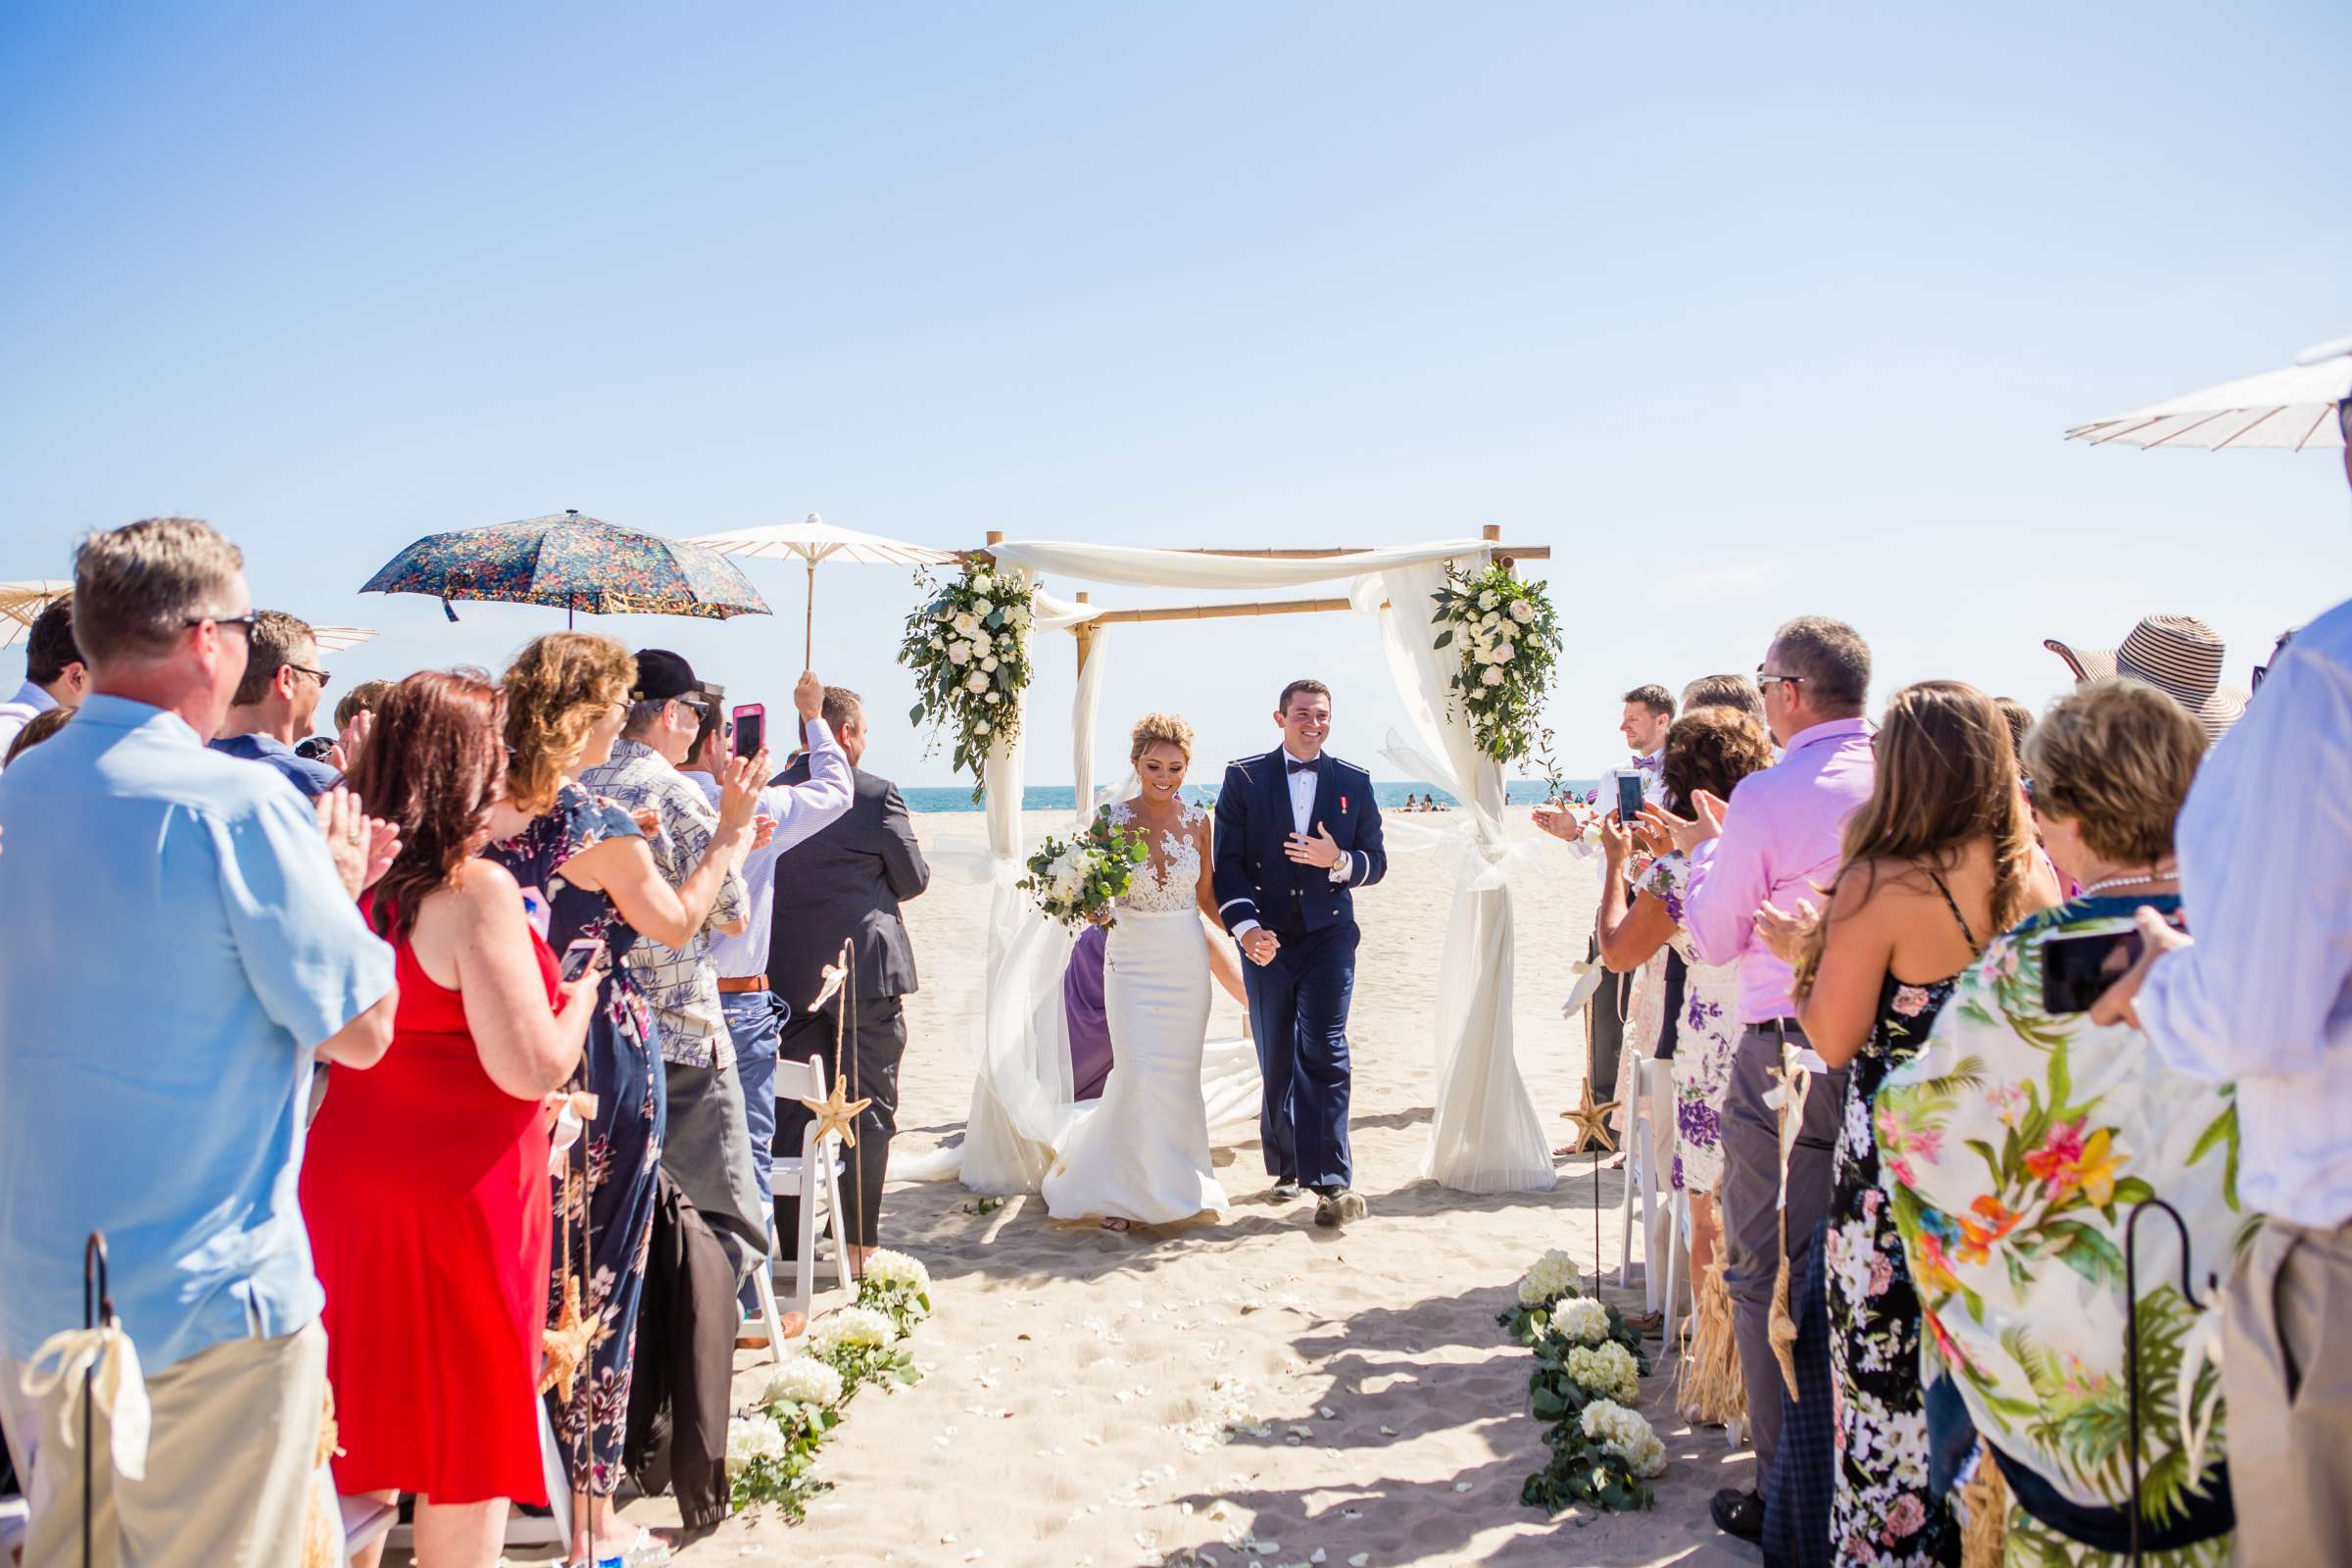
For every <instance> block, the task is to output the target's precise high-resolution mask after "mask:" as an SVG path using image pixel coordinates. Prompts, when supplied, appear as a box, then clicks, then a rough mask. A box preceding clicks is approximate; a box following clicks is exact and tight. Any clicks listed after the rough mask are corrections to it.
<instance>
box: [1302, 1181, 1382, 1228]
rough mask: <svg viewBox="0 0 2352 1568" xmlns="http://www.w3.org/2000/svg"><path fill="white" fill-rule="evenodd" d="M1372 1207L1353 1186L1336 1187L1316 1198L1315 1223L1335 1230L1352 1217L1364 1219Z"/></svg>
mask: <svg viewBox="0 0 2352 1568" xmlns="http://www.w3.org/2000/svg"><path fill="white" fill-rule="evenodd" d="M1370 1212H1371V1209H1370V1208H1369V1207H1368V1206H1367V1205H1366V1204H1365V1202H1364V1201H1363V1199H1362V1198H1361V1197H1359V1196H1357V1194H1356V1191H1355V1189H1354V1188H1352V1187H1334V1188H1333V1189H1332V1190H1331V1191H1330V1192H1328V1193H1324V1194H1322V1195H1321V1196H1320V1197H1318V1198H1317V1199H1316V1200H1315V1223H1316V1224H1318V1225H1320V1226H1322V1227H1323V1228H1324V1229H1325V1230H1333V1229H1336V1228H1337V1227H1339V1226H1340V1225H1342V1224H1344V1223H1345V1222H1347V1221H1348V1220H1351V1219H1362V1218H1363V1217H1364V1216H1365V1215H1366V1214H1368V1213H1370Z"/></svg>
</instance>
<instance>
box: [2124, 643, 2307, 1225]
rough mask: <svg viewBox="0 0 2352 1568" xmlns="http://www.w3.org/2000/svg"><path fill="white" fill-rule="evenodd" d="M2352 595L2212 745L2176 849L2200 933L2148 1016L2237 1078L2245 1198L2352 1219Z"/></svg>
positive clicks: (2156, 985) (2162, 980)
mask: <svg viewBox="0 0 2352 1568" xmlns="http://www.w3.org/2000/svg"><path fill="white" fill-rule="evenodd" d="M2347 803H2352V601H2346V602H2345V603H2343V604H2340V605H2338V606H2336V607H2335V608H2334V609H2333V610H2330V611H2329V612H2327V614H2325V615H2322V616H2321V617H2320V618H2319V619H2318V620H2315V621H2313V622H2312V623H2311V624H2310V625H2309V626H2307V627H2305V628H2304V629H2303V630H2302V631H2301V632H2300V633H2298V634H2297V635H2296V637H2295V640H2294V641H2293V642H2292V643H2290V644H2288V645H2287V649H2286V652H2285V654H2284V655H2282V656H2281V657H2280V658H2279V659H2278V660H2277V661H2275V662H2273V663H2272V665H2271V673H2270V675H2269V677H2268V678H2267V679H2266V680H2265V681H2264V682H2263V687H2262V691H2261V693H2260V694H2259V695H2258V696H2256V697H2255V699H2254V701H2253V704H2252V705H2251V706H2250V707H2249V708H2248V709H2247V710H2246V716H2245V717H2243V718H2241V719H2239V720H2238V721H2237V723H2236V725H2235V726H2234V727H2233V728H2232V729H2231V730H2230V731H2229V734H2228V735H2226V736H2224V737H2223V739H2222V741H2221V743H2220V744H2219V745H2217V746H2215V747H2214V749H2213V750H2212V751H2211V752H2209V753H2207V754H2206V757H2205V762H2204V765H2203V766H2202V767H2200V768H2199V769H2198V770H2197V780H2196V783H2195V785H2194V786H2193V787H2192V788H2191V789H2190V790H2189V793H2188V804H2187V805H2186V806H2185V807H2183V808H2182V809H2181V811H2180V824H2179V826H2178V827H2177V828H2176V830H2175V833H2174V844H2175V847H2176V849H2177V850H2178V851H2179V854H2180V895H2181V903H2182V906H2183V907H2184V909H2185V911H2186V914H2187V916H2188V927H2189V930H2190V931H2191V932H2192V933H2193V934H2194V935H2195V937H2196V941H2195V943H2194V944H2193V945H2192V946H2190V947H2187V948H2183V949H2181V950H2180V951H2179V952H2176V953H2171V954H2168V955H2166V956H2163V957H2161V958H2159V959H2157V960H2156V962H2155V963H2153V964H2151V965H2150V966H2149V968H2148V976H2147V981H2146V983H2145V984H2144V985H2143V986H2142V987H2141V989H2140V993H2139V998H2138V1009H2139V1018H2140V1023H2141V1025H2142V1026H2143V1027H2144V1028H2145V1029H2146V1030H2147V1032H2148V1038H2149V1039H2150V1040H2151V1041H2153V1042H2154V1044H2155V1047H2156V1050H2157V1051H2158V1052H2159V1053H2160V1054H2162V1055H2163V1057H2164V1059H2165V1060H2166V1061H2168V1062H2170V1063H2171V1064H2172V1065H2174V1066H2175V1067H2178V1068H2180V1070H2182V1071H2183V1072H2187V1073H2190V1074H2192V1075H2194V1076H2196V1077H2199V1078H2203V1079H2206V1080H2208V1081H2211V1082H2215V1083H2234V1084H2236V1085H2237V1117H2238V1134H2239V1142H2238V1162H2239V1163H2238V1181H2239V1184H2240V1188H2241V1190H2242V1192H2243V1194H2244V1197H2245V1201H2246V1202H2247V1204H2248V1205H2249V1206H2251V1207H2253V1208H2257V1209H2260V1210H2261V1211H2262V1212H2263V1213H2265V1214H2271V1215H2275V1216H2277V1217H2278V1218H2280V1219H2283V1220H2288V1221H2291V1222H2293V1223H2295V1224H2298V1225H2305V1226H2310V1227H2313V1228H2315V1229H2323V1230H2332V1229H2334V1228H2336V1227H2337V1226H2340V1225H2343V1224H2346V1223H2347V1222H2352V804H2347Z"/></svg>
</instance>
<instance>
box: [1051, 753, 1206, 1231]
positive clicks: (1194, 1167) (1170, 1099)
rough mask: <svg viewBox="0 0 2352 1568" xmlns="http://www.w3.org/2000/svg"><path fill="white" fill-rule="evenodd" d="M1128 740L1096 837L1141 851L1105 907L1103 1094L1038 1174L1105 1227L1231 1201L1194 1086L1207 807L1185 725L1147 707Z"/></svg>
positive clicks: (1201, 996) (1054, 1205) (1158, 1221)
mask: <svg viewBox="0 0 2352 1568" xmlns="http://www.w3.org/2000/svg"><path fill="white" fill-rule="evenodd" d="M1130 740H1131V744H1130V748H1129V752H1128V756H1129V758H1130V760H1132V761H1133V762H1134V763H1135V772H1136V779H1137V782H1138V785H1139V788H1138V791H1137V793H1136V795H1135V797H1134V798H1133V799H1132V800H1127V801H1121V802H1119V803H1118V804H1116V805H1113V806H1107V807H1104V808H1103V811H1102V814H1101V815H1100V816H1098V817H1097V819H1096V824H1095V831H1096V833H1097V834H1099V835H1103V836H1108V835H1110V834H1113V833H1137V834H1141V835H1142V836H1143V839H1144V842H1145V845H1146V847H1147V850H1148V858H1146V859H1145V860H1144V862H1143V863H1142V864H1140V865H1138V866H1137V867H1136V868H1135V880H1134V883H1133V884H1132V885H1131V886H1130V887H1129V889H1128V891H1127V892H1126V894H1125V895H1123V896H1122V897H1121V898H1120V899H1119V900H1118V901H1117V905H1116V907H1115V909H1114V911H1113V913H1112V915H1111V917H1110V935H1109V940H1108V942H1107V943H1106V945H1105V947H1104V951H1103V1012H1104V1015H1105V1017H1106V1019H1107V1021H1108V1023H1109V1026H1110V1037H1111V1039H1112V1041H1113V1042H1115V1044H1116V1047H1117V1055H1116V1057H1115V1059H1114V1060H1113V1062H1112V1065H1111V1069H1110V1077H1109V1080H1108V1081H1107V1082H1106V1083H1105V1084H1104V1086H1103V1098H1102V1099H1101V1100H1099V1101H1098V1102H1096V1103H1095V1106H1094V1108H1093V1109H1092V1110H1091V1111H1089V1112H1087V1113H1085V1114H1084V1115H1082V1116H1081V1117H1080V1118H1079V1120H1078V1122H1077V1123H1076V1125H1075V1126H1074V1127H1073V1128H1072V1130H1071V1131H1070V1132H1069V1134H1068V1135H1067V1136H1066V1137H1064V1138H1063V1140H1062V1142H1061V1146H1060V1148H1059V1149H1058V1150H1057V1151H1056V1152H1055V1156H1054V1167H1053V1169H1052V1170H1050V1171H1048V1172H1047V1174H1046V1178H1045V1181H1044V1183H1043V1184H1042V1185H1043V1191H1044V1195H1045V1200H1046V1208H1047V1211H1048V1212H1050V1213H1051V1214H1053V1215H1054V1218H1056V1219H1083V1218H1088V1217H1099V1218H1101V1219H1102V1221H1103V1226H1104V1227H1105V1228H1106V1229H1109V1230H1125V1229H1127V1227H1128V1226H1129V1225H1130V1224H1138V1223H1140V1224H1147V1225H1163V1224H1169V1223H1172V1222H1174V1221H1177V1220H1185V1219H1191V1218H1192V1217H1194V1216H1195V1215H1197V1214H1201V1213H1202V1212H1205V1211H1209V1210H1219V1209H1223V1208H1224V1207H1226V1206H1227V1205H1226V1198H1225V1189H1224V1188H1223V1187H1221V1186H1219V1185H1218V1183H1217V1178H1216V1175H1215V1173H1214V1172H1213V1170H1212V1169H1211V1167H1210V1164H1209V1154H1208V1109H1207V1105H1206V1103H1204V1102H1203V1101H1202V1099H1201V1048H1202V1047H1203V1045H1204V1044H1205V1043H1206V1041H1207V1037H1208V993H1209V961H1208V945H1207V943H1206V942H1204V941H1203V940H1202V939H1201V916H1202V915H1207V916H1208V917H1210V918H1211V919H1213V918H1215V915H1216V895H1215V894H1214V893H1213V892H1211V891H1210V887H1209V867H1210V865H1211V864H1212V863H1213V857H1212V856H1211V853H1210V848H1211V846H1210V842H1209V835H1210V831H1211V829H1210V819H1209V813H1208V812H1206V811H1203V810H1201V809H1200V808H1198V807H1195V806H1192V805H1189V804H1187V802H1186V801H1185V799H1184V793H1183V791H1184V776H1185V772H1186V770H1187V769H1189V768H1190V767H1191V765H1192V760H1193V727H1192V726H1191V725H1190V724H1187V723H1186V722H1185V721H1184V720H1183V719H1181V718H1177V717H1175V716H1174V715H1172V714H1168V713H1148V714H1146V715H1145V716H1144V717H1143V718H1142V719H1141V720H1139V721H1138V722H1137V724H1136V726H1135V730H1134V733H1133V735H1132V736H1131V737H1130Z"/></svg>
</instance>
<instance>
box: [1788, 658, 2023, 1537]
mask: <svg viewBox="0 0 2352 1568" xmlns="http://www.w3.org/2000/svg"><path fill="white" fill-rule="evenodd" d="M1874 750H1875V752H1876V754H1877V759H1878V768H1877V781H1876V783H1875V785H1874V787H1873V789H1872V793H1871V797H1870V800H1869V801H1868V802H1867V803H1865V805H1864V806H1863V808H1862V809H1860V810H1859V811H1857V812H1855V813H1854V815H1853V816H1852V817H1851V818H1850V819H1849V820H1848V821H1847V823H1846V828H1845V837H1844V844H1843V852H1842V863H1841V867H1840V869H1839V871H1838V882H1837V885H1836V887H1835V888H1833V889H1832V890H1831V894H1830V900H1829V907H1827V908H1826V909H1825V910H1824V911H1823V912H1822V914H1821V917H1820V920H1819V923H1818V925H1817V927H1816V928H1815V930H1814V931H1813V933H1812V935H1811V939H1810V943H1809V948H1808V951H1807V953H1806V954H1805V955H1804V959H1803V961H1800V962H1799V963H1798V965H1797V975H1796V980H1797V983H1796V990H1795V999H1796V1015H1797V1019H1798V1021H1799V1022H1800V1023H1802V1024H1803V1026H1804V1031H1805V1037H1806V1039H1807V1040H1809V1041H1810V1042H1811V1043H1812V1047H1813V1049H1814V1050H1815V1051H1817V1052H1819V1053H1820V1054H1821V1057H1822V1060H1824V1061H1825V1062H1827V1063H1828V1064H1829V1065H1830V1067H1831V1068H1832V1069H1836V1068H1838V1067H1844V1066H1847V1065H1848V1064H1851V1068H1852V1070H1851V1072H1850V1073H1849V1074H1848V1075H1847V1081H1846V1090H1845V1107H1844V1117H1843V1120H1842V1122H1841V1123H1840V1125H1839V1131H1838V1148H1837V1152H1836V1154H1835V1156H1834V1158H1833V1163H1832V1172H1833V1175H1832V1188H1831V1194H1830V1208H1829V1217H1828V1224H1827V1228H1826V1231H1825V1234H1824V1240H1823V1253H1822V1261H1823V1277H1824V1279H1825V1280H1826V1282H1827V1286H1828V1296H1829V1307H1830V1376H1831V1394H1832V1398H1833V1408H1834V1409H1835V1410H1836V1411H1837V1423H1836V1451H1837V1454H1838V1461H1837V1469H1836V1476H1835V1482H1834V1491H1833V1493H1832V1495H1831V1501H1830V1526H1829V1541H1828V1545H1829V1548H1830V1552H1831V1555H1832V1557H1833V1558H1834V1560H1836V1561H1838V1562H1840V1563H1849V1562H1856V1563H1859V1562H1866V1563H1882V1564H1895V1563H1950V1562H1955V1561H1957V1560H1958V1555H1959V1544H1960V1542H1959V1532H1958V1529H1957V1528H1956V1526H1955V1524H1954V1522H1953V1519H1952V1515H1951V1512H1950V1510H1949V1509H1948V1507H1947V1506H1946V1504H1945V1501H1944V1499H1943V1498H1942V1497H1940V1496H1937V1495H1934V1494H1933V1493H1931V1492H1930V1490H1929V1487H1928V1475H1927V1463H1926V1454H1927V1413H1926V1407H1925V1403H1924V1399H1923V1393H1922V1389H1921V1385H1920V1378H1919V1351H1920V1315H1919V1300H1918V1298H1917V1296H1916V1294H1915V1293H1914V1292H1913V1289H1912V1285H1911V1278H1910V1273H1909V1271H1908V1269H1906V1267H1905V1266H1904V1262H1903V1246H1902V1238H1901V1236H1900V1235H1899V1234H1898V1233H1897V1232H1896V1229H1895V1223H1894V1210H1893V1206H1892V1205H1891V1204H1890V1203H1888V1202H1887V1195H1886V1194H1885V1193H1884V1192H1882V1191H1881V1190H1880V1171H1879V1151H1878V1144H1877V1142H1876V1141H1875V1140H1874V1139H1873V1137H1872V1135H1871V1127H1872V1111H1873V1108H1874V1104H1875V1102H1876V1100H1877V1097H1878V1090H1879V1085H1880V1084H1881V1083H1882V1082H1883V1081H1885V1079H1886V1077H1887V1074H1888V1072H1890V1071H1891V1070H1893V1069H1894V1068H1896V1067H1898V1066H1900V1065H1901V1064H1902V1063H1903V1062H1904V1061H1906V1060H1908V1059H1909V1058H1910V1057H1911V1056H1912V1055H1914V1054H1916V1053H1917V1052H1918V1051H1919V1050H1920V1048H1921V1047H1923V1046H1925V1045H1926V1044H1927V1040H1928V1031H1929V1030H1930V1028H1932V1027H1933V1026H1934V1024H1935V1022H1936V1013H1937V1012H1938V1011H1940V1010H1941V1008H1942V1006H1943V1005H1944V1002H1945V1001H1946V999H1948V998H1949V997H1950V996H1951V994H1952V988H1953V986H1954V985H1955V984H1956V983H1957V982H1958V981H1959V979H1960V978H1961V975H1962V974H1963V973H1964V972H1965V971H1966V969H1967V968H1968V966H1969V964H1970V963H1971V962H1973V961H1974V960H1975V958H1976V956H1977V954H1978V952H1979V950H1980V949H1982V947H1983V946H1984V944H1985V941H1986V940H1987V939H1988V938H1989V937H1990V936H1991V935H1992V934H1993V933H1994V932H1997V931H2004V930H2007V929H2008V928H2009V927H2010V926H2011V925H2014V924H2015V923H2016V922H2017V921H2018V920H2019V919H2020V918H2022V917H2024V916H2025V915H2027V914H2029V913H2031V912H2033V911H2034V910H2035V909H2040V908H2046V907H2049V906H2050V905H2053V904H2055V903H2057V902H2058V898H2059V892H2058V887H2057V884H2056V881H2055V879H2054V878H2053V877H2052V876H2051V874H2050V872H2049V870H2048V868H2047V866H2046V864H2045V863H2044V862H2043V861H2042V859H2041V858H2040V857H2039V856H2037V855H2036V854H2035V853H2034V830H2033V825H2032V822H2031V820H2030V818H2029V815H2028V812H2027V809H2026V801H2025V795H2024V792H2023V791H2022V790H2021V789H2020V788H2019V786H2018V771H2017V759H2016V756H2015V754H2014V753H2013V752H2012V750H2011V746H2010V740H2009V726H2008V723H2007V721H2006V720H2004V719H2003V718H2002V716H2001V712H2000V710H1999V709H1997V708H1995V707H1994V706H1993V702H1992V699H1991V698H1989V697H1987V696H1985V694H1984V693H1983V692H1980V691H1978V690H1977V689H1976V688H1975V687H1973V686H1967V685H1963V684H1962V683H1961V682H1959V681H1950V680H1932V681H1922V682H1920V683H1919V684H1917V685H1914V686H1906V687H1904V688H1903V689H1902V690H1901V691H1899V692H1896V693H1895V694H1894V698H1893V700H1892V701H1891V702H1889V703H1888V704H1887V713H1886V717H1885V718H1884V719H1883V720H1882V721H1881V724H1880V727H1879V731H1878V736H1877V740H1876V742H1875V746H1874Z"/></svg>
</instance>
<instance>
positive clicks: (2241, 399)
mask: <svg viewBox="0 0 2352 1568" xmlns="http://www.w3.org/2000/svg"><path fill="white" fill-rule="evenodd" d="M2346 398H2352V337H2346V338H2338V339H2336V340H2335V341H2334V342H2332V343H2321V344H2318V345H2315V346H2314V347H2311V348H2308V349H2305V350H2304V351H2303V352H2302V353H2300V354H2298V355H2296V356H2295V363H2294V365H2293V366H2292V367H2291V368H2287V369H2284V370H2272V371H2270V372H2268V373H2267V374H2263V375H2249V376H2247V377H2246V378H2245V379H2243V380H2241V381H2225V382H2223V383H2222V384H2221V385H2220V386H2216V387H2208V388H2206V389H2205V390H2204V391H2202V392H2191V393H2189V394H2188V395H2187V396H2186V397H2179V398H2175V399H2173V400H2172V401H2171V402H2170V403H2155V404H2150V405H2149V406H2148V407H2147V408H2144V409H2137V410H2134V411H2133V412H2131V413H2130V414H2123V415H2118V416H2117V417H2114V418H2112V419H2101V420H2099V421H2097V422H2096V423H2094V424H2083V425H2077V426H2076V427H2075V428H2074V429H2072V430H2069V431H2067V432H2066V438H2067V439H2068V440H2069V441H2087V442H2089V443H2090V444H2091V445H2092V446H2105V445H2107V444H2108V443H2110V442H2120V443H2122V444H2123V445H2125V446H2131V447H2202V448H2205V449H2207V450H2209V451H2219V450H2220V449H2221V448H2223V447H2274V448H2279V449H2283V450H2287V451H2293V452H2300V451H2302V450H2303V449H2304V448H2306V447H2317V448H2320V449H2322V450H2324V451H2334V450H2339V449H2341V448H2342V446H2343V445H2344V429H2343V426H2342V424H2341V423H2339V422H2338V421H2337V418H2336V413H2335V411H2336V406H2337V405H2338V404H2340V403H2342V402H2343V401H2344V400H2345V399H2346Z"/></svg>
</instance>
